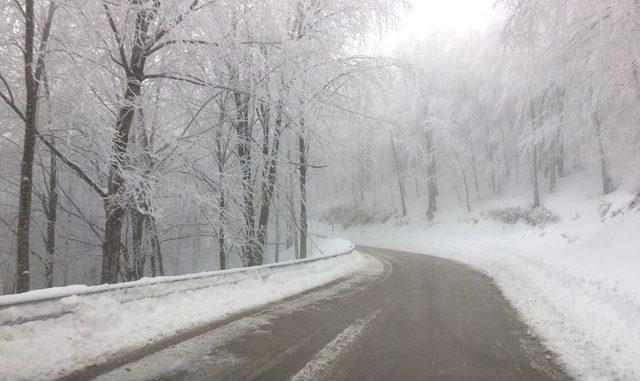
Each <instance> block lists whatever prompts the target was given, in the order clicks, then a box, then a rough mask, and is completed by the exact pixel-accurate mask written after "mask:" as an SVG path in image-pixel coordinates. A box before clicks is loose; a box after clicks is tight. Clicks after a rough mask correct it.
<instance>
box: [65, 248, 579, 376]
mask: <svg viewBox="0 0 640 381" xmlns="http://www.w3.org/2000/svg"><path fill="white" fill-rule="evenodd" d="M359 249H360V250H361V251H362V252H365V253H367V254H369V255H370V256H371V257H372V259H371V261H372V264H371V266H369V267H368V269H367V271H365V272H363V273H362V274H358V275H357V276H354V277H351V278H349V279H343V280H339V281H337V282H334V283H332V284H330V285H328V286H325V287H322V288H320V289H316V290H312V291H311V292H307V293H305V294H303V295H300V296H297V297H294V298H290V299H287V300H285V301H282V302H279V303H275V304H272V305H269V306H267V307H264V308H262V309H259V310H255V311H251V312H249V313H245V314H243V315H241V316H236V317H234V318H232V319H229V320H227V321H225V322H218V323H215V324H212V325H211V326H209V327H203V328H200V329H199V330H195V331H192V332H190V333H187V334H185V335H182V336H181V337H179V338H174V339H172V340H169V341H165V342H163V343H161V344H157V345H156V346H154V347H152V348H149V349H148V350H147V351H145V352H141V353H136V354H130V355H126V356H122V357H121V358H120V359H119V360H118V361H117V362H112V363H110V364H106V365H102V366H100V367H96V368H93V369H89V370H87V371H86V372H84V373H83V374H76V375H74V376H73V377H70V378H68V379H69V380H71V379H77V380H86V379H97V380H164V381H169V380H172V381H175V380H185V381H186V380H189V381H200V380H202V381H204V380H291V379H293V380H320V379H326V380H452V381H453V380H455V381H463V380H491V381H498V380H536V381H537V380H566V379H569V378H568V377H567V376H566V374H565V373H564V372H563V370H562V367H561V366H559V365H558V364H557V363H556V362H555V360H554V356H553V355H552V354H550V353H548V352H547V351H546V350H545V349H544V348H543V346H542V345H541V344H540V343H539V341H538V340H536V339H535V338H534V337H531V336H530V335H529V334H528V330H527V327H526V326H525V325H524V324H523V323H522V322H521V321H520V320H519V319H518V317H517V315H516V313H515V311H514V310H513V309H512V307H511V306H510V305H509V304H508V302H506V301H505V299H504V297H503V296H502V294H501V293H500V291H499V290H498V289H497V288H496V286H495V285H493V283H492V282H491V280H490V279H489V278H487V277H486V276H484V275H482V274H480V273H478V272H477V271H474V270H472V269H471V268H469V267H467V266H465V265H462V264H459V263H457V262H452V261H448V260H444V259H439V258H435V257H430V256H425V255H416V254H409V253H400V252H394V251H389V250H380V249H373V248H365V247H360V248H359Z"/></svg>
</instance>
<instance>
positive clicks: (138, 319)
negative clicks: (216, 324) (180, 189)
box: [0, 239, 371, 380]
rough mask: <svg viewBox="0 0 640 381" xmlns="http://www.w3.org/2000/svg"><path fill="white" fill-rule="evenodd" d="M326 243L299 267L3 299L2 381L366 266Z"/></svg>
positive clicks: (32, 375) (56, 369)
mask: <svg viewBox="0 0 640 381" xmlns="http://www.w3.org/2000/svg"><path fill="white" fill-rule="evenodd" d="M331 241H332V240H329V239H328V240H326V242H323V244H322V246H321V249H322V251H323V252H324V253H331V254H329V255H323V256H316V257H312V258H308V259H304V260H295V261H288V262H281V263H277V264H270V265H264V266H257V267H252V268H242V269H231V270H225V271H216V272H209V273H201V274H193V275H185V276H170V277H160V278H151V279H142V280H140V281H136V282H129V283H122V284H117V285H101V286H94V287H86V286H71V287H63V288H58V289H49V290H41V291H32V292H29V293H25V294H19V295H7V296H2V297H0V369H2V371H1V372H0V380H51V379H55V378H58V377H61V376H64V375H65V374H69V373H72V372H74V371H77V370H79V369H83V368H85V367H87V366H89V365H92V364H95V363H96V362H100V361H105V359H106V358H109V356H113V355H114V354H116V353H122V351H131V350H135V349H137V348H140V347H143V346H144V345H146V344H148V343H151V342H155V341H158V340H161V339H165V338H167V337H171V336H173V335H175V334H177V333H179V332H182V331H184V330H188V329H191V328H194V327H197V326H200V325H203V324H207V323H209V322H212V321H216V320H220V319H223V318H225V317H228V316H230V315H231V314H234V313H238V312H241V311H244V310H247V309H251V308H255V307H258V306H260V305H264V304H267V303H270V302H274V301H277V300H280V299H283V298H286V297H289V296H292V295H295V294H298V293H300V292H304V291H306V290H309V289H312V288H314V287H318V286H321V285H323V284H326V283H329V282H331V281H334V280H336V279H340V278H344V277H348V276H350V275H351V274H353V273H355V272H358V271H360V270H362V269H363V268H365V266H367V264H368V263H371V262H370V260H369V259H367V258H366V257H365V256H363V255H361V254H359V253H357V252H354V245H353V244H352V243H350V242H348V243H347V244H345V243H344V242H346V241H342V243H340V242H337V240H336V242H331ZM319 251H320V250H315V251H312V253H311V254H317V253H318V252H319ZM350 253H351V255H348V254H350Z"/></svg>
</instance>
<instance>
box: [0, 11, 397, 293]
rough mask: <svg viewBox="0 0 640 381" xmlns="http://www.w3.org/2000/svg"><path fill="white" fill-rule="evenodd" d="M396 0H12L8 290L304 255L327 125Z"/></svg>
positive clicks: (345, 103) (2, 50) (2, 249)
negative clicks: (284, 253)
mask: <svg viewBox="0 0 640 381" xmlns="http://www.w3.org/2000/svg"><path fill="white" fill-rule="evenodd" d="M398 3H399V2H397V1H395V0H332V1H322V0H295V1H287V0H273V1H272V0H259V1H253V0H242V1H211V0H163V1H158V0H114V1H106V0H105V1H102V0H73V1H70V0H57V1H56V0H25V1H22V0H20V1H19V0H16V1H3V2H2V4H1V5H0V19H1V20H2V22H1V23H0V41H1V43H0V97H1V98H2V107H0V133H1V136H2V141H1V143H0V179H1V181H0V221H1V222H2V224H1V226H0V237H2V238H1V239H0V268H1V271H2V275H1V279H2V283H1V284H2V288H3V290H2V291H3V292H4V293H10V292H23V291H27V290H29V289H32V288H41V287H50V286H54V285H55V286H59V285H67V284H71V283H88V284H95V283H116V282H120V281H129V280H135V279H139V278H141V277H142V276H146V275H148V276H156V275H162V274H175V273H184V272H194V271H202V270H205V269H218V268H219V269H224V268H226V267H230V266H238V265H244V266H254V265H259V264H262V263H264V262H265V260H267V258H265V257H266V256H267V255H270V256H271V257H270V258H268V260H269V261H272V260H276V261H277V260H278V258H277V257H278V255H279V252H280V250H285V249H287V248H290V247H295V253H296V256H297V257H300V258H304V257H305V256H306V254H307V247H308V243H307V236H308V234H309V233H308V231H307V212H306V193H307V192H306V188H307V177H308V176H310V172H312V171H313V170H314V169H315V168H318V167H321V165H320V164H318V163H316V162H314V160H315V159H314V151H315V150H317V149H318V147H319V145H320V144H321V141H322V139H325V138H326V137H327V135H326V131H325V127H324V126H325V124H326V118H325V115H326V114H327V113H328V110H330V109H332V108H334V106H333V104H337V105H339V107H342V108H345V109H349V108H351V107H352V106H351V105H350V104H351V103H355V102H353V97H354V94H353V92H354V87H353V85H352V84H355V83H357V82H359V81H360V80H361V79H360V77H365V76H367V75H369V72H370V71H371V70H372V68H374V67H376V66H377V65H379V62H378V61H377V60H376V59H372V58H368V57H365V56H361V55H359V54H355V53H353V52H354V51H356V50H355V49H354V47H356V46H358V45H359V44H361V43H362V41H363V40H364V39H365V38H366V37H367V36H368V35H369V34H370V33H371V31H372V30H374V29H381V28H386V27H387V26H389V25H390V24H391V23H392V22H393V21H394V14H395V12H396V10H397V8H398V6H399V5H400V4H398ZM353 107H359V106H358V105H357V104H354V105H353ZM267 233H269V234H267ZM273 256H275V258H272V257H273Z"/></svg>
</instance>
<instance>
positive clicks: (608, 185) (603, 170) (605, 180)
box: [592, 111, 613, 194]
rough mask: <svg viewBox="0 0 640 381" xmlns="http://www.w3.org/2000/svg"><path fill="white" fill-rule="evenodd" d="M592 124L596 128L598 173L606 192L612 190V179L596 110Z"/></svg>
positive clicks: (603, 190) (603, 189)
mask: <svg viewBox="0 0 640 381" xmlns="http://www.w3.org/2000/svg"><path fill="white" fill-rule="evenodd" d="M592 118H593V125H594V126H595V129H596V144H597V145H598V154H599V155H600V175H601V177H602V193H604V194H608V193H611V192H612V191H613V181H612V180H611V174H610V173H609V167H608V165H607V157H606V154H605V151H604V142H603V137H602V126H601V124H600V117H599V116H598V113H597V112H595V111H594V112H593V114H592Z"/></svg>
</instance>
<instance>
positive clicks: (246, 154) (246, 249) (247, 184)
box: [234, 93, 262, 267]
mask: <svg viewBox="0 0 640 381" xmlns="http://www.w3.org/2000/svg"><path fill="white" fill-rule="evenodd" d="M234 99H235V104H236V132H237V134H238V138H239V142H238V144H237V147H236V149H237V154H238V160H239V162H240V172H241V180H242V197H243V207H242V214H243V217H244V236H245V243H244V245H243V246H242V261H243V264H244V266H245V267H250V266H256V265H258V264H261V263H262V258H258V255H259V252H258V251H257V250H256V246H257V245H256V241H255V215H254V213H255V206H254V195H253V176H252V174H251V168H252V159H251V128H250V126H249V98H248V96H246V95H243V94H240V93H234Z"/></svg>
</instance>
